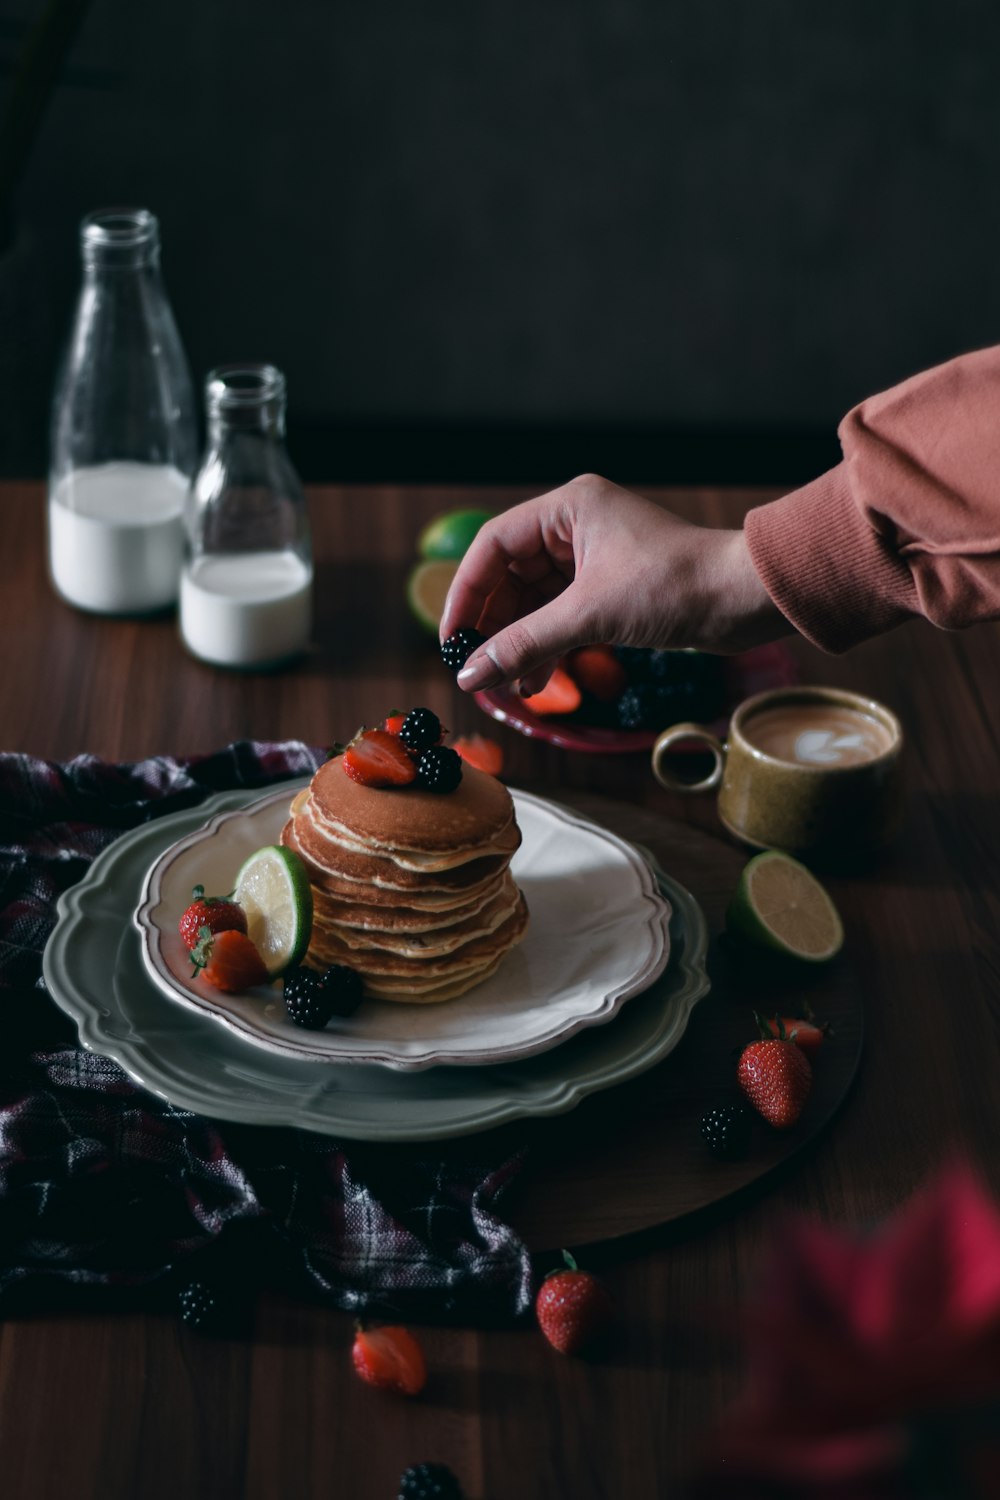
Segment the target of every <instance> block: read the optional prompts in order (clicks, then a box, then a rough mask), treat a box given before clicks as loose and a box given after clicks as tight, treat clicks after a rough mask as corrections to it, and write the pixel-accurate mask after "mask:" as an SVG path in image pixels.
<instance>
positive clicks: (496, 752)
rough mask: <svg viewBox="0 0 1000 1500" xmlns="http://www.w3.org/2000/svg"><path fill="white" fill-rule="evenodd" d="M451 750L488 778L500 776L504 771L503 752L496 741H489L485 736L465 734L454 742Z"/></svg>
mask: <svg viewBox="0 0 1000 1500" xmlns="http://www.w3.org/2000/svg"><path fill="white" fill-rule="evenodd" d="M451 748H452V749H453V750H457V751H458V753H459V755H460V756H461V757H462V759H463V760H464V761H465V762H466V763H467V764H468V765H470V766H475V768H476V770H477V771H485V772H486V774H487V776H499V775H500V772H501V771H502V770H503V750H502V749H501V747H500V746H499V745H498V744H497V742H496V740H488V739H487V738H486V736H485V735H483V734H463V735H459V737H458V739H456V740H452V742H451Z"/></svg>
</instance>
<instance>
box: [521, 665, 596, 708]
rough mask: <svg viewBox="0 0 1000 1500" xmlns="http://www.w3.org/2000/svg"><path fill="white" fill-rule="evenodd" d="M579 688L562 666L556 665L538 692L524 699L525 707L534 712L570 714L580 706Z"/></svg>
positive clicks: (581, 699)
mask: <svg viewBox="0 0 1000 1500" xmlns="http://www.w3.org/2000/svg"><path fill="white" fill-rule="evenodd" d="M582 701H583V698H582V695H581V693H580V689H579V688H578V687H577V685H576V683H575V682H574V681H573V679H572V677H571V676H570V675H569V673H568V672H567V671H566V670H565V669H564V668H563V667H556V669H555V671H554V672H553V673H552V676H551V677H550V678H549V680H548V682H547V683H546V684H545V686H544V687H543V688H542V691H541V692H540V693H532V695H531V697H530V698H525V699H524V706H525V708H530V709H531V711H532V713H534V714H571V713H575V712H576V710H577V709H578V708H579V707H580V704H581V703H582Z"/></svg>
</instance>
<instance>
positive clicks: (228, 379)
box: [180, 365, 313, 667]
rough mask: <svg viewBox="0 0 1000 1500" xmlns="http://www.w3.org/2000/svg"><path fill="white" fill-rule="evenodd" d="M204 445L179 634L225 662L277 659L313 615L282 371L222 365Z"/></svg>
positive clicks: (211, 385)
mask: <svg viewBox="0 0 1000 1500" xmlns="http://www.w3.org/2000/svg"><path fill="white" fill-rule="evenodd" d="M205 394H206V403H207V412H208V446H207V450H206V452H205V456H204V458H203V459H202V463H201V468H200V469H199V470H198V474H197V476H196V478H195V480H194V483H193V485H192V487H191V493H190V495H189V497H188V504H187V513H186V530H187V552H186V558H185V562H184V568H183V571H182V574H181V603H180V624H181V635H182V637H183V640H184V644H185V645H186V646H187V648H188V650H189V651H191V652H193V653H194V655H195V656H200V657H201V659H202V660H203V661H207V662H211V663H212V664H213V665H215V666H220V667H272V666H277V665H279V664H281V663H282V662H285V661H288V660H289V659H290V658H292V657H294V656H297V655H298V654H299V652H301V651H302V650H304V648H305V646H306V645H307V644H308V641H309V632H310V628H311V623H312V577H313V570H312V551H311V546H310V540H309V518H308V514H307V511H306V502H305V497H304V495H303V493H302V486H301V484H300V483H299V479H298V475H297V474H296V473H295V470H294V469H293V468H292V465H291V462H290V460H289V458H288V454H287V453H286V452H285V445H284V435H285V378H284V376H283V375H282V373H281V371H280V370H277V369H275V367H274V366H273V365H225V366H220V368H219V369H217V370H213V371H212V373H211V374H210V375H209V376H208V379H207V381H206V386H205Z"/></svg>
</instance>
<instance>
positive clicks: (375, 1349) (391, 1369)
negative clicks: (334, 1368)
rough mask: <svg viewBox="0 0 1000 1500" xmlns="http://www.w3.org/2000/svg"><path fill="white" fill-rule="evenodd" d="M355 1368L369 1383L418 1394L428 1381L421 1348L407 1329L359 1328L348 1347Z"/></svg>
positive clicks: (404, 1394)
mask: <svg viewBox="0 0 1000 1500" xmlns="http://www.w3.org/2000/svg"><path fill="white" fill-rule="evenodd" d="M351 1360H352V1361H353V1364H354V1368H355V1370H356V1371H357V1372H358V1374H359V1375H360V1376H361V1379H362V1380H364V1381H366V1382H367V1383H368V1385H374V1386H376V1387H377V1388H378V1389H379V1390H381V1391H397V1392H398V1393H399V1394H400V1395H401V1396H417V1395H419V1394H420V1392H421V1391H422V1390H423V1388H424V1385H425V1384H426V1381H427V1364H426V1361H425V1360H424V1351H423V1350H422V1349H421V1347H420V1345H419V1344H418V1343H417V1341H416V1339H415V1338H414V1337H413V1334H412V1333H411V1332H410V1330H409V1329H408V1328H402V1327H400V1326H399V1325H396V1324H390V1325H389V1326H388V1327H385V1328H359V1329H358V1330H357V1332H356V1333H355V1335H354V1347H353V1348H352V1350H351Z"/></svg>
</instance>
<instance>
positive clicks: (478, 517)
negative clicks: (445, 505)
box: [417, 508, 493, 562]
mask: <svg viewBox="0 0 1000 1500" xmlns="http://www.w3.org/2000/svg"><path fill="white" fill-rule="evenodd" d="M492 519H493V512H492V511H491V510H482V509H481V508H480V509H467V510H449V511H445V513H444V515H443V516H435V517H434V520H433V521H430V522H428V524H427V525H426V526H425V527H424V529H423V531H422V532H421V533H420V535H419V537H418V538H417V551H418V552H419V553H420V556H421V557H429V558H434V559H438V560H440V559H442V558H445V559H449V560H451V561H456V562H457V561H458V559H459V558H461V557H464V556H465V554H466V552H467V551H468V550H469V545H470V543H471V541H472V539H473V537H474V536H475V534H476V532H477V531H478V530H479V528H480V526H482V525H484V524H485V523H486V522H487V521H492Z"/></svg>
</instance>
